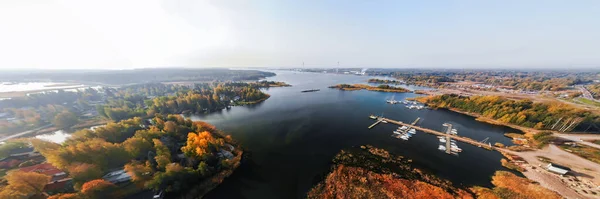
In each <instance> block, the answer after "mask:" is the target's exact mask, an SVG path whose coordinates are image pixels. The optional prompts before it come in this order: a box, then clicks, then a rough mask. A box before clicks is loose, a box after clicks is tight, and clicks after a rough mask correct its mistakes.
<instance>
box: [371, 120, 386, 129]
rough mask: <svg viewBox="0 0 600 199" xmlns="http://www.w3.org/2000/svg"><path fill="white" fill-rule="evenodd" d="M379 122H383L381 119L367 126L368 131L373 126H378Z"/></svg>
mask: <svg viewBox="0 0 600 199" xmlns="http://www.w3.org/2000/svg"><path fill="white" fill-rule="evenodd" d="M381 121H383V120H382V119H377V122H375V123H373V124H371V126H369V129H370V128H373V127H375V125H378V124H379V123H380V122H381Z"/></svg>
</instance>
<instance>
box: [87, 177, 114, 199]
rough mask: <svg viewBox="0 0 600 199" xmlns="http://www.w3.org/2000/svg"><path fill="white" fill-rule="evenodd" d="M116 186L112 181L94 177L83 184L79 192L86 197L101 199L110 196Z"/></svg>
mask: <svg viewBox="0 0 600 199" xmlns="http://www.w3.org/2000/svg"><path fill="white" fill-rule="evenodd" d="M116 188H117V186H116V185H115V184H113V183H110V182H108V181H106V180H103V179H96V180H92V181H89V182H86V183H85V184H83V186H82V187H81V193H82V194H83V195H85V197H86V198H91V199H96V198H97V199H101V198H102V199H103V198H110V197H111V196H112V195H113V192H114V191H115V190H116Z"/></svg>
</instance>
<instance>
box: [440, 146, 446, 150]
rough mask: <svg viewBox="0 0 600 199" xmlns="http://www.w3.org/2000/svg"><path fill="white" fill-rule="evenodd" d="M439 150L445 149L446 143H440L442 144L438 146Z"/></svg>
mask: <svg viewBox="0 0 600 199" xmlns="http://www.w3.org/2000/svg"><path fill="white" fill-rule="evenodd" d="M438 150H440V151H445V150H446V147H445V146H444V145H440V146H438Z"/></svg>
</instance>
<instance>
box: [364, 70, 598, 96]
mask: <svg viewBox="0 0 600 199" xmlns="http://www.w3.org/2000/svg"><path fill="white" fill-rule="evenodd" d="M367 73H368V74H369V75H380V76H390V77H394V78H397V79H399V80H403V81H405V82H406V83H407V84H416V85H422V86H430V87H435V88H437V87H443V86H444V85H445V83H449V82H459V81H472V82H481V83H483V84H488V85H495V86H506V87H511V88H513V89H518V90H536V91H561V90H568V89H570V87H571V86H573V85H577V84H587V83H591V82H592V81H594V80H600V72H599V71H597V70H582V71H552V70H546V71H535V70H529V71H525V70H475V69H473V70H452V69H449V70H443V71H439V70H424V69H420V70H419V69H411V70H408V69H406V70H401V69H370V70H368V71H367Z"/></svg>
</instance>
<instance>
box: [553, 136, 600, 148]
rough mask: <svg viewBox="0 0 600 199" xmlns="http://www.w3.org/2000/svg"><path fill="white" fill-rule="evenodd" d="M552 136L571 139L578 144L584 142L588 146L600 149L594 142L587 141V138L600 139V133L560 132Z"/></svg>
mask: <svg viewBox="0 0 600 199" xmlns="http://www.w3.org/2000/svg"><path fill="white" fill-rule="evenodd" d="M554 136H556V137H560V138H563V139H567V140H571V141H573V142H577V143H579V144H584V145H587V146H590V147H594V148H597V149H600V145H598V144H594V143H592V142H588V141H589V140H600V134H562V133H555V134H554Z"/></svg>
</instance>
